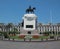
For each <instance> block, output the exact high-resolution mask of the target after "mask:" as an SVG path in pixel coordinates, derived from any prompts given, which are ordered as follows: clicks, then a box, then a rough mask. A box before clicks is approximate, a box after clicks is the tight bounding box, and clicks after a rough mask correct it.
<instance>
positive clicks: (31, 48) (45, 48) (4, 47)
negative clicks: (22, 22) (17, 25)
mask: <svg viewBox="0 0 60 49" xmlns="http://www.w3.org/2000/svg"><path fill="white" fill-rule="evenodd" d="M0 49H60V41H50V42H13V41H0Z"/></svg>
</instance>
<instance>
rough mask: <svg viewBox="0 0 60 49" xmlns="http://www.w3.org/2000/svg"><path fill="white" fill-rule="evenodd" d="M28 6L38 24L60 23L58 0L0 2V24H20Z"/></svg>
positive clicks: (7, 0)
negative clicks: (33, 10)
mask: <svg viewBox="0 0 60 49" xmlns="http://www.w3.org/2000/svg"><path fill="white" fill-rule="evenodd" d="M30 5H31V6H32V7H35V8H36V10H35V13H34V14H36V16H37V21H38V23H44V24H46V23H51V22H52V23H60V0H0V23H14V24H18V23H20V22H21V21H22V17H23V16H24V14H26V12H25V11H26V9H27V8H28V7H29V6H30Z"/></svg>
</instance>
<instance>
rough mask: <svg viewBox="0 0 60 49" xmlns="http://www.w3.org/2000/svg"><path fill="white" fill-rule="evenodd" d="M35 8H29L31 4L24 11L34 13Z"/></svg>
mask: <svg viewBox="0 0 60 49" xmlns="http://www.w3.org/2000/svg"><path fill="white" fill-rule="evenodd" d="M35 9H36V8H35V7H33V8H31V6H29V8H28V9H26V13H34V10H35Z"/></svg>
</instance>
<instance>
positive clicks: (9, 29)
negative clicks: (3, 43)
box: [6, 23, 14, 40]
mask: <svg viewBox="0 0 60 49" xmlns="http://www.w3.org/2000/svg"><path fill="white" fill-rule="evenodd" d="M13 27H14V25H13V23H8V24H7V25H6V31H7V32H8V35H9V40H10V34H9V33H10V32H11V31H12V29H13Z"/></svg>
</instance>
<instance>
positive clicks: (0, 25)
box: [0, 23, 5, 40]
mask: <svg viewBox="0 0 60 49" xmlns="http://www.w3.org/2000/svg"><path fill="white" fill-rule="evenodd" d="M4 28H5V25H4V23H0V34H1V36H2V40H3V37H4V36H3V35H4Z"/></svg>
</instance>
